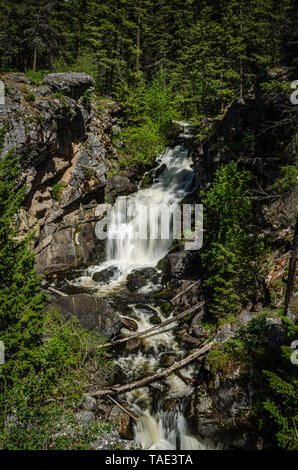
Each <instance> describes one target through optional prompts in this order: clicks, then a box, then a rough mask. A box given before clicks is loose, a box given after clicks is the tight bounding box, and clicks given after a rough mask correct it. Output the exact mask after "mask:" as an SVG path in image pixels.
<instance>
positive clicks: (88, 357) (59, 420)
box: [0, 310, 111, 450]
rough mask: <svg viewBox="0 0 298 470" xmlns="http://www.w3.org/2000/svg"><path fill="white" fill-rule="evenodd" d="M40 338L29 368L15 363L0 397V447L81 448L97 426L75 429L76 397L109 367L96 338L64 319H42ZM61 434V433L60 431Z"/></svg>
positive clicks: (99, 380) (52, 315) (56, 316)
mask: <svg viewBox="0 0 298 470" xmlns="http://www.w3.org/2000/svg"><path fill="white" fill-rule="evenodd" d="M41 332H42V335H43V337H44V338H45V339H46V340H45V341H44V342H43V343H42V344H41V345H40V346H39V347H38V349H36V350H35V354H34V356H33V360H32V364H31V368H30V370H29V371H28V372H27V373H26V375H24V372H23V366H22V364H21V363H19V362H15V363H14V365H13V368H12V371H11V375H10V377H9V381H10V383H11V386H9V387H6V389H5V392H4V393H3V394H2V395H0V401H1V417H2V421H3V419H4V416H5V417H6V426H5V427H4V426H3V427H2V429H1V430H0V447H1V448H3V449H8V450H15V449H17V450H22V449H23V450H33V449H38V450H45V449H56V450H59V449H86V448H89V443H90V442H91V441H92V440H94V439H95V438H96V437H97V436H98V434H99V433H100V431H101V429H102V428H103V425H102V424H100V425H98V424H94V425H92V426H90V427H89V426H88V427H83V428H82V427H80V426H79V425H78V423H77V422H76V420H75V417H74V409H75V408H76V407H77V405H78V402H79V400H80V399H81V397H82V394H83V392H84V391H86V390H87V389H90V388H91V387H99V386H100V385H101V383H102V380H103V376H104V374H105V373H108V372H109V370H110V369H111V363H110V362H109V361H107V360H106V359H105V350H104V348H99V347H98V345H99V344H101V343H102V342H103V339H102V338H100V337H99V336H98V335H97V334H94V333H90V332H87V331H85V330H83V329H82V328H80V325H79V323H78V321H77V320H75V319H70V320H65V318H63V317H62V316H61V315H60V314H59V313H58V312H57V311H55V310H50V311H48V313H47V314H46V316H45V319H44V323H43V327H42V331H41ZM65 430H67V432H65Z"/></svg>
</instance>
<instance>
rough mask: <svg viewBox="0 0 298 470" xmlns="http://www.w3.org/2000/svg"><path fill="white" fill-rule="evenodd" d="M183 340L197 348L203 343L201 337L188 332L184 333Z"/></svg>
mask: <svg viewBox="0 0 298 470" xmlns="http://www.w3.org/2000/svg"><path fill="white" fill-rule="evenodd" d="M181 340H182V341H183V343H185V344H186V345H187V346H188V347H190V348H197V347H198V346H199V345H200V344H201V343H202V341H201V340H200V339H198V338H194V337H193V336H190V335H187V334H186V335H183V336H182V338H181Z"/></svg>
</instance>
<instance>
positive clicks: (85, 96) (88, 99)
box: [82, 90, 91, 106]
mask: <svg viewBox="0 0 298 470" xmlns="http://www.w3.org/2000/svg"><path fill="white" fill-rule="evenodd" d="M82 96H83V100H84V102H85V103H87V104H88V105H89V106H90V105H91V93H90V91H89V90H85V91H84V93H83V95H82Z"/></svg>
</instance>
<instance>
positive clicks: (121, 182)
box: [105, 175, 137, 203]
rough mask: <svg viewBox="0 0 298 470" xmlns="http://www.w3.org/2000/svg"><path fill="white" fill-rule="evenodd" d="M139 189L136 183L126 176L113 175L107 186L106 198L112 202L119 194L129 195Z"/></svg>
mask: <svg viewBox="0 0 298 470" xmlns="http://www.w3.org/2000/svg"><path fill="white" fill-rule="evenodd" d="M136 189H137V187H136V185H135V184H134V183H132V182H131V181H129V179H128V178H127V177H126V176H119V175H116V176H113V177H112V178H110V179H109V180H108V182H107V185H106V187H105V200H106V201H108V202H110V203H112V202H114V201H115V200H116V199H117V197H118V196H128V194H131V193H132V192H134V191H135V190H136Z"/></svg>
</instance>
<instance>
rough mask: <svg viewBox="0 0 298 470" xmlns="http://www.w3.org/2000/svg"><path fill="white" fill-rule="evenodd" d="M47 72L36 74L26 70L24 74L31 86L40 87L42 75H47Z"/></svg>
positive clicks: (39, 71) (41, 71)
mask: <svg viewBox="0 0 298 470" xmlns="http://www.w3.org/2000/svg"><path fill="white" fill-rule="evenodd" d="M49 72H50V71H49V70H38V71H37V72H33V70H28V72H27V73H26V75H27V77H28V78H30V83H31V84H32V85H36V86H39V85H42V83H43V77H44V75H46V74H48V73H49Z"/></svg>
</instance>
